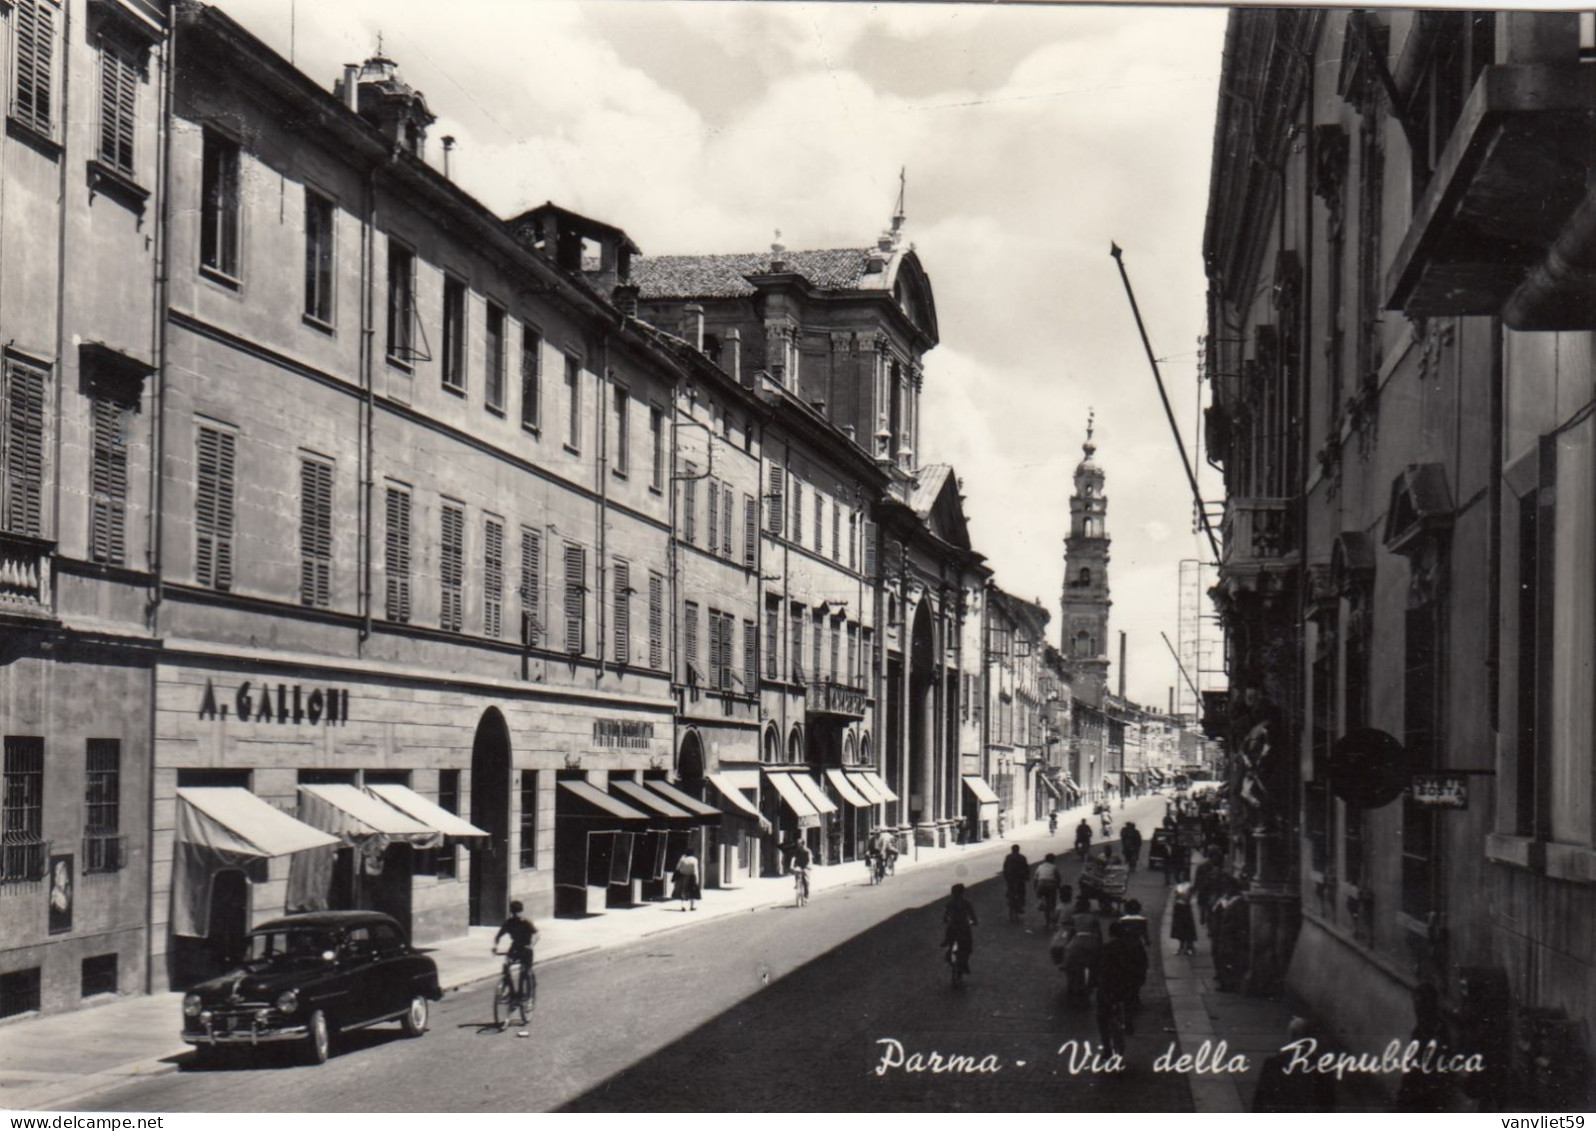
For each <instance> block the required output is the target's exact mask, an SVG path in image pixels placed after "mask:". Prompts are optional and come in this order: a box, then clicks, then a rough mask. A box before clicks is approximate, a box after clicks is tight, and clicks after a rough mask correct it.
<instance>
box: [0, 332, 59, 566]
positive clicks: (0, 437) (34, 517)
mask: <svg viewBox="0 0 1596 1131" xmlns="http://www.w3.org/2000/svg"><path fill="white" fill-rule="evenodd" d="M48 383H49V370H47V369H45V368H44V367H43V366H39V365H33V364H31V363H29V362H26V361H23V360H22V359H21V358H18V357H7V358H6V359H5V386H4V388H3V389H0V392H3V393H4V398H5V399H4V403H3V404H0V409H3V411H4V419H3V420H0V425H3V431H0V452H3V453H4V457H5V466H4V470H3V474H4V477H5V478H4V481H3V483H0V488H3V493H4V498H3V500H0V501H3V503H4V506H5V529H6V530H7V531H9V532H10V533H12V534H23V535H27V536H29V537H33V538H38V537H40V536H41V535H42V534H43V533H44V511H43V505H44V406H45V386H46V385H47V384H48Z"/></svg>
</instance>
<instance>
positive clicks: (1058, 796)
mask: <svg viewBox="0 0 1596 1131" xmlns="http://www.w3.org/2000/svg"><path fill="white" fill-rule="evenodd" d="M1037 780H1038V781H1040V782H1041V783H1042V788H1043V789H1045V790H1047V791H1048V792H1049V793H1051V794H1052V795H1053V798H1054V800H1057V801H1063V800H1064V787H1063V786H1061V785H1059V784H1058V782H1056V781H1054V780H1053V779H1052V778H1050V777H1046V776H1044V777H1040V778H1038V779H1037Z"/></svg>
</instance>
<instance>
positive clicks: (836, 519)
mask: <svg viewBox="0 0 1596 1131" xmlns="http://www.w3.org/2000/svg"><path fill="white" fill-rule="evenodd" d="M831 560H832V561H834V562H840V561H842V505H841V504H840V503H837V502H835V501H833V502H832V504H831Z"/></svg>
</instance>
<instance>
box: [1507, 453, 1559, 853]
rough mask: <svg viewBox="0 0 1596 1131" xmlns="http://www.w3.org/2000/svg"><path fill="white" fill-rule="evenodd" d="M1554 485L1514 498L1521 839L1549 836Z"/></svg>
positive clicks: (1517, 820) (1544, 462) (1544, 458)
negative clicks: (1516, 560)
mask: <svg viewBox="0 0 1596 1131" xmlns="http://www.w3.org/2000/svg"><path fill="white" fill-rule="evenodd" d="M1548 455H1551V459H1550V464H1551V467H1552V468H1555V466H1556V464H1555V459H1556V457H1555V454H1551V453H1548V452H1547V451H1546V450H1545V446H1544V442H1543V449H1542V452H1541V470H1542V472H1543V474H1544V472H1545V471H1546V470H1547V469H1548V462H1549V461H1548ZM1552 487H1553V484H1551V483H1548V484H1546V486H1540V487H1537V488H1536V489H1534V490H1532V491H1530V492H1529V493H1527V494H1525V495H1523V496H1521V497H1520V498H1519V500H1518V601H1517V608H1516V610H1515V611H1516V613H1517V617H1516V620H1517V622H1518V680H1517V688H1516V690H1517V700H1518V725H1517V728H1516V730H1517V742H1516V744H1515V747H1516V749H1515V755H1514V763H1515V764H1514V785H1515V789H1514V796H1515V802H1516V804H1515V806H1514V831H1515V832H1517V833H1518V834H1519V835H1520V836H1529V837H1536V838H1538V839H1548V838H1550V836H1551V832H1552V830H1551V796H1552V795H1551V768H1552V766H1551V762H1552V759H1551V753H1552V740H1551V735H1550V734H1549V733H1548V732H1549V730H1550V729H1551V728H1550V726H1548V725H1547V724H1548V723H1550V721H1551V719H1552V717H1553V715H1552V711H1551V706H1552V701H1551V692H1552V681H1551V678H1550V675H1551V672H1550V667H1551V664H1550V663H1549V661H1550V659H1551V648H1550V644H1551V641H1552V639H1553V635H1554V634H1555V632H1556V623H1555V619H1554V618H1555V606H1554V605H1553V603H1552V600H1551V597H1552V593H1553V591H1554V586H1555V577H1554V572H1553V564H1554V563H1555V561H1556V553H1555V547H1556V540H1555V538H1554V537H1553V534H1554V531H1555V525H1554V524H1555V522H1556V517H1557V507H1556V501H1557V500H1556V496H1555V494H1554V490H1553V489H1549V488H1552Z"/></svg>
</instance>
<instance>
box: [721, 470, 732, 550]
mask: <svg viewBox="0 0 1596 1131" xmlns="http://www.w3.org/2000/svg"><path fill="white" fill-rule="evenodd" d="M733 498H734V496H733V495H732V488H731V484H730V483H722V484H721V496H720V501H721V524H720V552H721V556H722V557H727V558H729V557H731V555H732V501H733Z"/></svg>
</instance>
